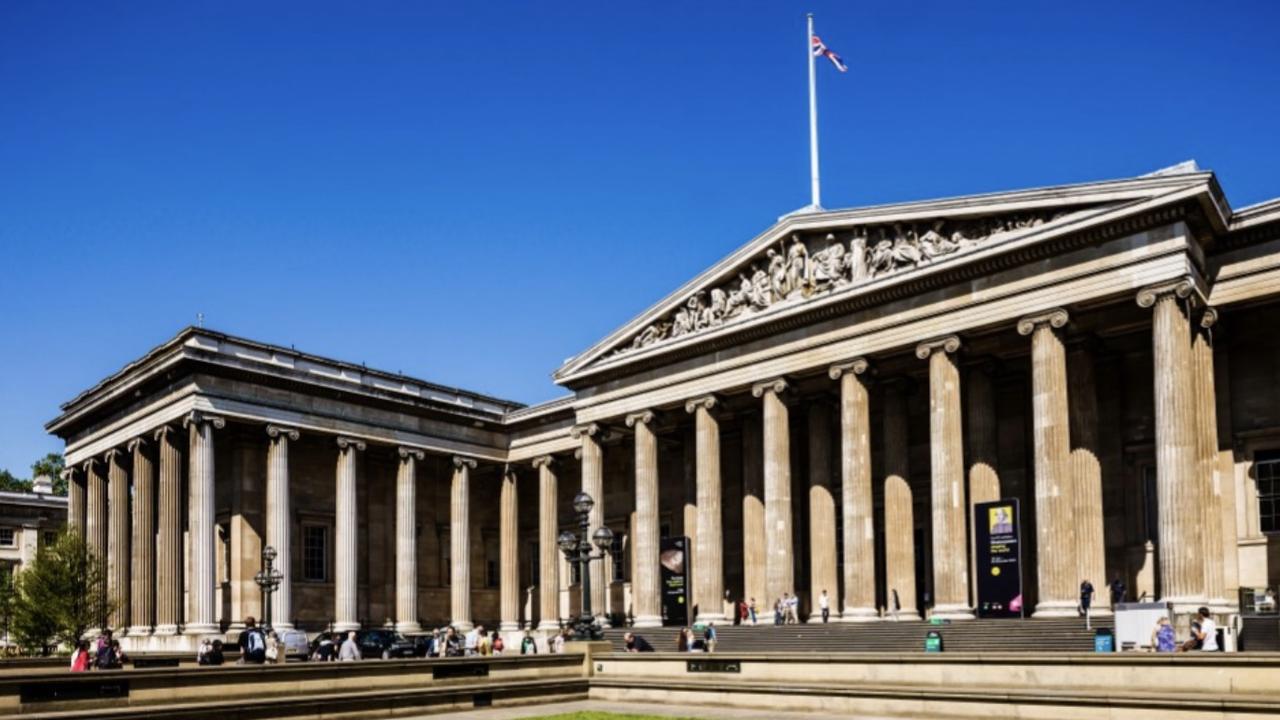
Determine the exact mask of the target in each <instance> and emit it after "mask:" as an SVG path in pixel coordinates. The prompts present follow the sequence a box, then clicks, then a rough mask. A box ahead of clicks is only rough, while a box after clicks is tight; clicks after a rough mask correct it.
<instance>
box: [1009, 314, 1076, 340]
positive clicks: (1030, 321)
mask: <svg viewBox="0 0 1280 720" xmlns="http://www.w3.org/2000/svg"><path fill="white" fill-rule="evenodd" d="M1070 317H1071V316H1070V315H1068V314H1067V311H1066V310H1064V309H1062V308H1054V309H1052V310H1046V311H1045V312H1042V313H1036V314H1034V315H1027V316H1025V317H1023V318H1020V319H1019V320H1018V334H1019V335H1030V334H1031V333H1033V332H1035V330H1036V328H1037V327H1040V326H1041V325H1048V326H1049V327H1051V328H1053V329H1054V330H1058V329H1060V328H1064V327H1066V326H1067V322H1068V320H1070Z"/></svg>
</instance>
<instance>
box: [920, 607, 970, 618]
mask: <svg viewBox="0 0 1280 720" xmlns="http://www.w3.org/2000/svg"><path fill="white" fill-rule="evenodd" d="M929 617H931V618H938V619H940V620H972V619H973V609H972V608H970V607H969V606H967V605H935V606H934V608H933V612H931V613H929Z"/></svg>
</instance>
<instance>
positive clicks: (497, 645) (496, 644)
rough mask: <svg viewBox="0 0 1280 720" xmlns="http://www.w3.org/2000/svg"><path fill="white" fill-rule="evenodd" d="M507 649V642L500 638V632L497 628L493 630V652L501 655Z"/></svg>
mask: <svg viewBox="0 0 1280 720" xmlns="http://www.w3.org/2000/svg"><path fill="white" fill-rule="evenodd" d="M506 649H507V643H506V641H505V640H503V639H502V633H500V632H498V631H497V630H494V631H493V654H494V655H501V654H502V652H503V651H504V650H506Z"/></svg>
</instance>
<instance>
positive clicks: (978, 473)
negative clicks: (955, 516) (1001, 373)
mask: <svg viewBox="0 0 1280 720" xmlns="http://www.w3.org/2000/svg"><path fill="white" fill-rule="evenodd" d="M991 375H992V369H991V367H990V366H989V365H988V366H986V367H975V368H973V369H972V370H970V371H969V377H968V378H967V379H966V382H967V385H966V394H967V395H968V405H967V407H966V412H965V426H964V434H965V440H966V441H967V442H968V444H969V515H968V517H967V518H966V520H968V522H969V523H972V522H973V507H974V506H975V505H977V504H979V503H984V502H993V501H995V500H999V499H1000V473H999V471H998V470H997V469H996V468H997V466H998V463H997V458H998V448H999V445H998V443H997V441H996V438H997V432H998V425H997V422H998V421H997V420H996V397H995V391H994V389H993V388H992V385H991ZM976 537H977V533H976V532H970V533H969V590H970V600H971V602H972V603H973V604H974V605H975V606H976V605H977V603H978V583H977V580H978V578H977V567H978V554H977V545H976V544H975V542H976V540H975V538H976Z"/></svg>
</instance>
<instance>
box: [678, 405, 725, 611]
mask: <svg viewBox="0 0 1280 720" xmlns="http://www.w3.org/2000/svg"><path fill="white" fill-rule="evenodd" d="M716 402H717V400H716V397H715V396H714V395H704V396H702V397H699V398H694V399H692V400H688V401H686V402H685V404H684V409H685V412H688V413H693V418H694V421H693V422H694V436H695V444H696V445H697V453H696V454H697V463H698V465H697V470H696V475H697V486H698V490H697V497H698V520H697V526H698V535H697V536H698V547H697V551H696V552H695V553H694V554H693V559H694V563H695V565H694V568H693V581H694V594H693V597H694V603H695V604H696V605H697V606H698V617H697V619H698V620H700V621H702V622H726V621H730V620H732V618H726V617H725V615H724V525H723V523H722V517H723V516H722V510H721V489H720V488H721V482H720V421H719V420H717V419H716V416H715V415H714V414H712V412H711V411H712V409H714V408H715V406H716Z"/></svg>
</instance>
